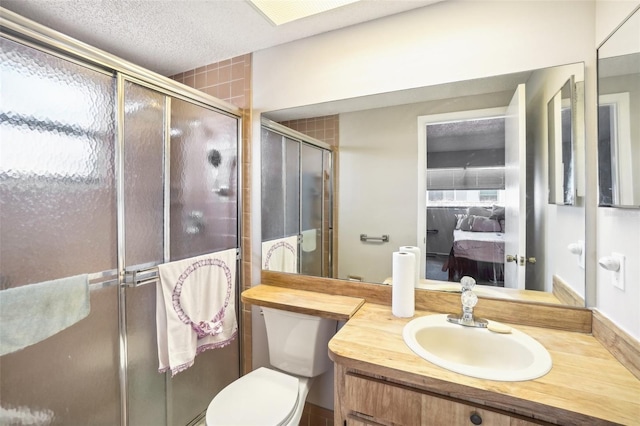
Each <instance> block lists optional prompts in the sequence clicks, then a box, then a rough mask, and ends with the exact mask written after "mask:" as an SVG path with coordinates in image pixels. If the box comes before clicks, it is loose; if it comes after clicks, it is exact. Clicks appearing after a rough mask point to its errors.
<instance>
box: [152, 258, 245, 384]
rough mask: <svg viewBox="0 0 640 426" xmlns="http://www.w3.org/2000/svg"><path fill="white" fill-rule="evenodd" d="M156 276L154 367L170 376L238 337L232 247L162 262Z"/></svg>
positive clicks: (234, 259) (234, 263)
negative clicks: (155, 346) (209, 350)
mask: <svg viewBox="0 0 640 426" xmlns="http://www.w3.org/2000/svg"><path fill="white" fill-rule="evenodd" d="M158 275H159V277H160V280H159V282H158V284H157V286H156V324H157V338H158V361H159V367H158V371H159V372H161V373H162V372H165V371H168V370H171V375H172V376H174V375H176V374H177V373H179V372H181V371H184V370H186V369H187V368H189V367H191V366H192V365H193V363H194V360H195V357H196V355H197V354H199V353H201V352H204V351H206V350H208V349H215V348H222V347H224V346H227V345H228V344H229V343H231V342H232V341H233V340H234V339H235V338H236V335H237V333H238V324H237V321H236V311H235V300H236V249H229V250H225V251H222V252H217V253H213V254H207V255H203V256H198V257H193V258H190V259H185V260H178V261H175V262H170V263H165V264H163V265H159V266H158Z"/></svg>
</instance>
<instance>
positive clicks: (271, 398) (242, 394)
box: [206, 367, 298, 426]
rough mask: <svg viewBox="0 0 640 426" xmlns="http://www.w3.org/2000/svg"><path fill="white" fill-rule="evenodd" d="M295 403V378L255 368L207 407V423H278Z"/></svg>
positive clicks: (244, 424)
mask: <svg viewBox="0 0 640 426" xmlns="http://www.w3.org/2000/svg"><path fill="white" fill-rule="evenodd" d="M297 402H298V379H297V378H296V377H293V376H289V375H287V374H284V373H280V372H278V371H274V370H270V369H268V368H264V367H261V368H258V369H257V370H254V371H252V372H251V373H249V374H247V375H245V376H242V377H241V378H239V379H238V380H236V381H235V382H233V383H231V384H230V385H229V386H227V387H226V388H224V389H223V390H222V391H221V392H220V393H219V394H218V395H216V397H215V398H213V401H211V403H210V404H209V408H207V417H206V419H207V425H209V426H216V425H224V426H233V425H237V426H247V425H270V426H273V425H279V424H281V423H283V422H284V421H286V420H287V419H288V418H289V416H290V415H291V413H292V412H293V410H294V409H295V408H296V405H297Z"/></svg>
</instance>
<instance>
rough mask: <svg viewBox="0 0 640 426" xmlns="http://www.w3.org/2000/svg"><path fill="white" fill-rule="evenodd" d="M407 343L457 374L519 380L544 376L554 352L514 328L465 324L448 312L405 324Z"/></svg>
mask: <svg viewBox="0 0 640 426" xmlns="http://www.w3.org/2000/svg"><path fill="white" fill-rule="evenodd" d="M403 338H404V341H405V343H406V344H407V345H408V346H409V348H411V350H412V351H414V352H415V353H416V354H417V355H418V356H420V357H421V358H424V359H426V360H427V361H429V362H432V363H434V364H436V365H438V366H440V367H443V368H446V369H447V370H451V371H454V372H456V373H460V374H464V375H467V376H471V377H477V378H480V379H489V380H498V381H507V382H516V381H522V380H532V379H536V378H538V377H541V376H544V375H545V374H547V373H548V372H549V370H551V365H552V361H551V355H549V352H548V351H547V350H546V349H545V348H544V346H542V345H541V344H540V343H539V342H538V341H537V340H535V339H533V338H531V337H529V336H528V335H526V334H524V333H522V332H520V331H518V330H514V329H511V332H510V333H508V334H502V333H494V332H492V331H489V330H487V329H486V328H475V327H465V326H461V325H458V324H452V323H450V322H448V321H447V315H444V314H443V315H428V316H425V317H420V318H416V319H414V320H412V321H410V322H409V323H408V324H407V325H405V327H404V330H403Z"/></svg>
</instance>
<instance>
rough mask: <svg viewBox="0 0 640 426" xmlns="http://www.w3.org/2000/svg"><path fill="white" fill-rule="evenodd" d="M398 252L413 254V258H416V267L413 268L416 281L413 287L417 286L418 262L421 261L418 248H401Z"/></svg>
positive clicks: (418, 280) (418, 277)
mask: <svg viewBox="0 0 640 426" xmlns="http://www.w3.org/2000/svg"><path fill="white" fill-rule="evenodd" d="M399 250H400V251H404V252H407V253H413V254H414V256H415V257H416V267H415V271H414V273H415V276H416V281H415V283H414V284H413V285H414V287H417V286H418V283H419V282H420V260H422V258H421V257H420V247H415V246H402V247H400V249H399Z"/></svg>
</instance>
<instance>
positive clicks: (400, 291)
mask: <svg viewBox="0 0 640 426" xmlns="http://www.w3.org/2000/svg"><path fill="white" fill-rule="evenodd" d="M415 268H416V256H415V255H414V254H413V253H408V252H402V251H397V252H394V253H393V271H392V287H391V313H392V314H393V315H394V316H396V317H400V318H409V317H412V316H413V314H414V312H415V285H414V281H415Z"/></svg>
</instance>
